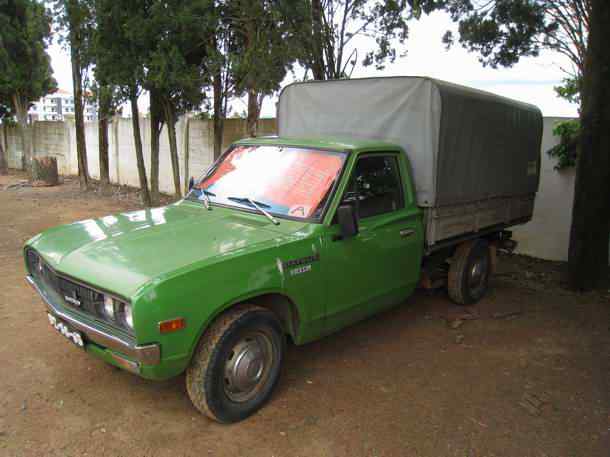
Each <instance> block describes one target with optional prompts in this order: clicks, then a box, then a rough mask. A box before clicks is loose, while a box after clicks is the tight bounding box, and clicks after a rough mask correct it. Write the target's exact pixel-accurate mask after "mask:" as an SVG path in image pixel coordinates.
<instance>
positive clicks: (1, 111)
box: [0, 97, 13, 175]
mask: <svg viewBox="0 0 610 457" xmlns="http://www.w3.org/2000/svg"><path fill="white" fill-rule="evenodd" d="M12 119H13V113H12V112H11V107H10V103H9V100H3V99H2V97H0V127H2V133H3V134H4V136H5V135H6V131H5V130H4V129H5V128H6V124H7V123H8V122H10V121H12ZM7 153H8V151H7V150H6V148H5V146H4V138H2V136H0V175H6V174H7V173H8V158H7V156H6V155H7Z"/></svg>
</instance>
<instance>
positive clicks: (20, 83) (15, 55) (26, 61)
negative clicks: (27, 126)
mask: <svg viewBox="0 0 610 457" xmlns="http://www.w3.org/2000/svg"><path fill="white" fill-rule="evenodd" d="M50 39H51V17H50V15H49V13H48V12H47V11H46V10H45V8H44V6H43V5H42V4H40V3H39V2H36V1H34V0H2V1H0V95H2V96H3V98H4V99H5V100H10V104H11V105H12V109H13V110H17V108H18V107H17V106H15V97H16V98H17V99H18V103H19V104H20V105H22V106H23V108H25V110H26V111H27V108H28V105H29V103H31V102H32V101H35V100H38V99H39V98H40V97H43V96H44V95H46V94H48V93H50V92H52V91H53V90H54V89H55V87H56V85H57V84H56V82H55V79H54V78H53V76H52V70H51V64H50V58H49V55H48V54H47V52H46V49H47V46H48V44H49V41H50Z"/></svg>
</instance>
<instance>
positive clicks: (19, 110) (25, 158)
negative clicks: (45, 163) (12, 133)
mask: <svg viewBox="0 0 610 457" xmlns="http://www.w3.org/2000/svg"><path fill="white" fill-rule="evenodd" d="M13 107H14V108H15V114H16V116H17V124H18V125H19V137H20V139H21V168H22V169H23V170H25V171H27V172H28V173H29V172H30V164H31V162H32V130H31V128H30V125H29V124H28V101H27V100H26V99H23V98H22V97H20V96H19V94H14V95H13Z"/></svg>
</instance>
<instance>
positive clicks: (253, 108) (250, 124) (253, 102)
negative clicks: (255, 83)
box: [246, 89, 262, 137]
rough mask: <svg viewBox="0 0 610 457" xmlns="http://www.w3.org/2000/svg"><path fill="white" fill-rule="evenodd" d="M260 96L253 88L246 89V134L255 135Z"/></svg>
mask: <svg viewBox="0 0 610 457" xmlns="http://www.w3.org/2000/svg"><path fill="white" fill-rule="evenodd" d="M261 104H262V97H259V96H258V94H257V93H256V91H255V90H254V89H248V117H247V119H246V126H247V129H248V135H250V136H251V137H255V136H256V133H257V127H258V119H259V117H260V112H261Z"/></svg>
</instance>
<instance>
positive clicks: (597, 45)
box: [568, 0, 610, 290]
mask: <svg viewBox="0 0 610 457" xmlns="http://www.w3.org/2000/svg"><path fill="white" fill-rule="evenodd" d="M609 29H610V3H608V2H607V0H592V14H591V29H590V31H589V38H588V46H587V55H586V60H585V73H584V81H583V94H582V110H581V115H580V121H581V135H580V153H579V157H578V161H577V165H576V184H575V186H576V187H575V192H574V206H573V210H572V226H571V231H570V249H569V260H568V263H569V265H568V273H569V278H568V280H569V285H570V287H571V288H573V289H575V290H590V289H593V288H596V287H599V286H601V285H602V284H603V282H604V280H605V279H606V277H607V276H606V275H607V271H608V239H609V236H610V152H609V151H610V104H609V103H608V100H609V99H610V86H609V85H608V81H609V80H610V48H608V45H607V41H606V37H607V32H606V31H607V30H609Z"/></svg>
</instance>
